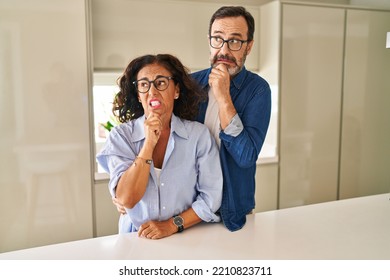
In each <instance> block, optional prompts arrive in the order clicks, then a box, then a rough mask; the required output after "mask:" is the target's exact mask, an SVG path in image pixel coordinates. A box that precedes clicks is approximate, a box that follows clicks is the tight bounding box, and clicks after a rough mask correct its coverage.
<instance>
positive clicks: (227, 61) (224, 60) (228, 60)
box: [217, 58, 234, 64]
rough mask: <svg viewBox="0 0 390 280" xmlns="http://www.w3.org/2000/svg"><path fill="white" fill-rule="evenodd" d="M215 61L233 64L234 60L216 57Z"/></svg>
mask: <svg viewBox="0 0 390 280" xmlns="http://www.w3.org/2000/svg"><path fill="white" fill-rule="evenodd" d="M217 63H225V64H234V61H232V60H230V59H223V58H222V59H217Z"/></svg>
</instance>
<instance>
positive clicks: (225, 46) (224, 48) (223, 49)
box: [220, 42, 230, 54]
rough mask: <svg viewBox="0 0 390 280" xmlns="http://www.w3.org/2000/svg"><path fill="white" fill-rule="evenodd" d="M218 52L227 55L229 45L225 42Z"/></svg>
mask: <svg viewBox="0 0 390 280" xmlns="http://www.w3.org/2000/svg"><path fill="white" fill-rule="evenodd" d="M220 52H221V53H222V54H228V53H230V49H229V44H228V42H225V43H224V44H223V45H222V48H221V49H220Z"/></svg>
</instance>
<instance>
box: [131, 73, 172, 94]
mask: <svg viewBox="0 0 390 280" xmlns="http://www.w3.org/2000/svg"><path fill="white" fill-rule="evenodd" d="M161 78H165V79H167V80H168V83H167V87H166V88H164V89H158V88H157V85H156V81H157V80H158V79H161ZM173 79H174V78H173V77H172V76H168V77H167V76H157V77H156V79H154V80H153V81H149V80H148V79H146V78H143V79H139V80H136V81H134V82H133V85H134V87H135V89H136V91H138V92H139V93H147V92H148V91H149V90H150V87H151V86H152V84H153V85H154V87H155V89H157V90H158V91H164V90H166V89H167V88H168V87H169V80H173ZM139 81H146V82H148V84H149V86H148V89H147V90H146V91H140V90H139V89H138V86H137V85H138V82H139Z"/></svg>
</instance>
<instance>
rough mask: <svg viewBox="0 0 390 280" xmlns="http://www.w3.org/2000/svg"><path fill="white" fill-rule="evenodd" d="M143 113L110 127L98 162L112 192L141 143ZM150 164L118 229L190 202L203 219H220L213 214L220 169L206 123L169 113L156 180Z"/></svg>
mask: <svg viewBox="0 0 390 280" xmlns="http://www.w3.org/2000/svg"><path fill="white" fill-rule="evenodd" d="M144 122H145V116H143V117H140V118H138V119H136V120H132V121H129V122H127V123H124V124H121V125H119V126H116V127H115V128H113V130H111V132H110V134H109V137H108V139H107V141H106V143H105V146H104V148H103V149H102V150H101V151H100V153H99V154H98V155H97V160H98V162H99V163H100V164H101V165H102V167H103V168H104V170H106V171H107V172H108V173H109V174H110V182H109V190H110V193H111V195H112V196H115V191H116V186H117V184H118V181H119V179H120V177H121V176H122V174H123V173H124V172H125V171H126V170H127V169H128V168H129V166H130V165H131V164H133V162H134V160H135V158H136V156H137V155H138V153H139V151H140V150H141V148H142V147H143V145H144V142H145V132H144ZM153 167H154V166H153V162H152V166H151V168H150V175H149V181H148V185H147V188H146V192H145V194H144V196H143V197H142V199H141V200H140V201H139V202H138V203H137V204H136V206H134V208H132V209H127V208H126V212H127V215H121V216H120V220H119V232H120V233H123V232H132V231H137V230H138V228H139V226H140V225H142V224H143V223H145V222H147V221H150V220H158V221H165V220H167V219H169V218H171V217H173V216H174V215H178V214H180V213H182V212H183V211H185V210H187V209H188V208H190V207H192V208H193V210H194V211H195V213H196V214H197V215H198V216H199V217H200V218H201V219H202V220H203V221H205V222H220V217H219V216H218V215H216V214H215V212H216V211H217V210H218V209H219V207H220V205H221V199H222V170H221V165H220V161H219V155H218V146H217V144H216V143H215V140H214V138H213V137H212V136H211V134H210V132H209V131H208V129H207V127H206V126H204V125H202V124H200V123H198V122H195V121H186V120H182V119H180V118H178V117H176V116H175V115H172V120H171V134H170V136H169V140H168V145H167V149H166V153H165V156H164V162H163V166H162V170H161V176H160V180H157V176H156V172H155V170H154V168H153Z"/></svg>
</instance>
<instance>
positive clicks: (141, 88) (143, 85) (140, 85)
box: [133, 76, 173, 93]
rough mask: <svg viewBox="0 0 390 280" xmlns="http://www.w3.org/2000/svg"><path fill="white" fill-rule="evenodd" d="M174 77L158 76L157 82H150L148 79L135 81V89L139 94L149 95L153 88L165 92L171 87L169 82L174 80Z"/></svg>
mask: <svg viewBox="0 0 390 280" xmlns="http://www.w3.org/2000/svg"><path fill="white" fill-rule="evenodd" d="M172 79H173V77H165V76H158V77H157V78H156V79H155V80H153V81H149V80H148V79H146V78H143V79H141V80H137V81H134V82H133V84H134V86H135V89H136V90H137V91H138V92H139V93H147V92H148V91H149V89H150V87H151V86H152V84H153V85H154V87H155V88H156V89H157V90H159V91H163V90H166V89H167V88H168V86H169V80H172Z"/></svg>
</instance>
